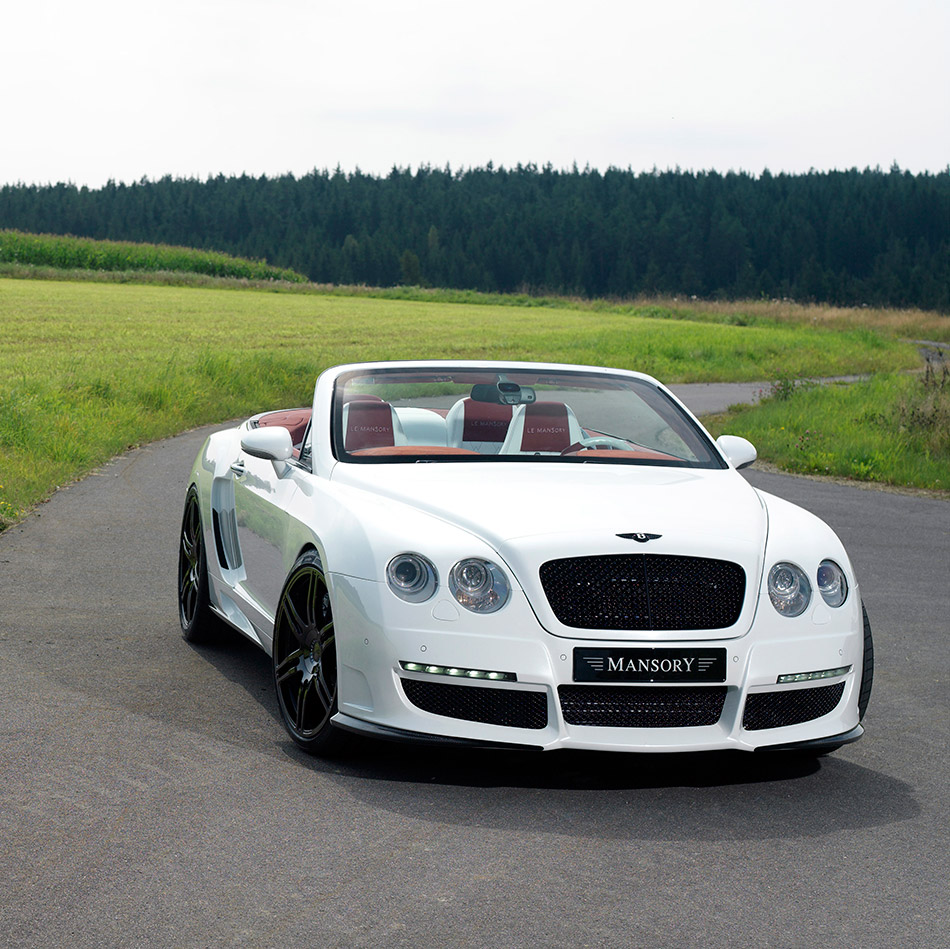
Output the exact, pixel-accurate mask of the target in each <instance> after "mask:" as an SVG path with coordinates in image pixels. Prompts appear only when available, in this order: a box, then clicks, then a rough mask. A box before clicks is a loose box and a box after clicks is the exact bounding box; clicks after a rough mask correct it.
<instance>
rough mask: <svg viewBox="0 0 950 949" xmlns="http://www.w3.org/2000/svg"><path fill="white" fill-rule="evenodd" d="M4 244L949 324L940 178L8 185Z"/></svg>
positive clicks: (347, 277) (479, 176)
mask: <svg viewBox="0 0 950 949" xmlns="http://www.w3.org/2000/svg"><path fill="white" fill-rule="evenodd" d="M0 227H8V228H19V229H22V230H28V231H39V232H53V233H69V234H74V235H82V236H88V237H96V238H112V239H120V240H131V241H150V242H162V243H168V244H187V245H190V246H193V247H198V248H206V249H211V248H214V249H216V250H219V251H226V252H228V253H231V254H236V255H239V256H241V257H247V258H256V259H266V260H268V261H270V262H271V263H272V264H275V265H278V266H281V267H286V268H291V269H293V270H295V271H299V272H301V273H304V274H306V275H308V276H309V277H310V279H311V280H313V281H316V282H319V283H336V284H358V283H364V284H369V285H373V286H393V285H396V284H400V283H403V284H420V285H431V286H445V287H460V288H471V289H478V290H488V291H515V290H532V291H544V292H550V293H562V294H580V295H584V296H591V297H593V296H622V297H626V296H631V295H636V294H640V293H647V294H652V293H673V294H695V295H696V296H699V297H706V298H715V297H720V298H748V297H762V296H766V297H790V298H793V299H796V300H801V301H806V300H814V301H821V302H829V303H837V304H845V305H860V304H863V303H867V304H871V305H888V306H919V307H922V308H925V309H935V310H950V170H948V171H944V172H941V173H939V174H917V175H915V174H910V173H909V172H906V171H901V170H900V169H898V168H896V167H895V168H892V169H891V170H890V171H888V172H883V171H881V170H871V169H866V170H864V171H858V170H856V169H854V170H851V171H843V172H811V173H809V174H805V175H786V174H780V175H771V174H769V173H768V172H764V173H763V174H762V175H761V176H758V177H754V176H751V175H748V174H744V173H742V174H734V173H729V174H725V175H723V174H718V173H716V172H701V173H692V172H682V171H666V172H653V173H649V174H636V173H634V172H632V171H622V170H617V169H611V170H608V171H606V172H603V173H601V172H599V171H596V170H590V169H584V170H578V169H576V168H575V169H573V170H570V171H558V170H555V169H553V168H552V167H550V166H545V167H543V168H538V167H536V166H533V165H529V166H518V167H517V168H514V169H505V168H494V167H492V166H491V165H489V166H487V167H485V168H475V169H470V170H466V171H459V172H452V171H451V170H449V169H447V168H446V169H444V170H440V169H434V168H429V167H423V168H420V169H418V170H417V171H415V172H413V171H411V170H409V169H399V168H394V169H393V171H392V172H391V173H390V174H389V175H387V176H383V177H380V176H373V175H366V174H362V173H360V172H358V171H357V172H355V173H353V174H344V173H342V172H340V171H336V172H333V173H330V172H327V171H314V172H312V173H310V174H307V175H304V176H302V177H294V176H292V175H284V176H281V177H274V178H268V177H260V178H252V177H248V176H242V177H224V176H218V177H216V178H209V179H208V180H206V181H200V180H196V179H178V178H171V177H166V178H162V179H161V180H158V181H149V180H146V179H143V180H142V181H140V182H137V183H135V184H131V185H126V184H116V183H114V182H109V183H108V184H107V185H105V186H104V187H102V188H99V189H92V190H90V189H87V188H85V187H83V188H77V187H75V186H73V185H68V184H57V185H49V186H36V185H7V186H4V187H3V188H0Z"/></svg>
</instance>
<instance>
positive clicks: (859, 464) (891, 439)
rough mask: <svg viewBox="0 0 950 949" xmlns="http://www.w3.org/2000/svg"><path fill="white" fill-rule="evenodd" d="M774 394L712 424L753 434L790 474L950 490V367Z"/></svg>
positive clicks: (780, 389)
mask: <svg viewBox="0 0 950 949" xmlns="http://www.w3.org/2000/svg"><path fill="white" fill-rule="evenodd" d="M773 391H774V392H775V394H774V395H773V396H772V397H771V398H769V399H767V400H766V401H765V402H763V403H761V404H760V405H758V406H755V407H751V406H746V407H742V408H737V409H734V410H733V411H731V412H728V413H725V414H724V415H722V416H717V417H712V418H707V419H706V424H707V426H708V427H709V429H710V431H712V432H713V433H715V434H720V433H722V432H724V431H728V432H730V433H731V434H734V435H743V436H745V437H746V438H748V439H749V440H750V441H751V442H752V443H753V444H755V446H756V447H757V449H758V451H759V455H760V456H761V457H763V458H766V459H768V460H769V461H770V462H772V463H773V464H776V465H778V466H779V467H781V468H784V469H786V470H787V471H792V472H797V473H800V474H817V475H831V476H835V477H841V478H852V479H854V480H857V481H873V482H878V483H883V484H892V485H904V486H913V487H918V488H927V489H931V490H934V491H948V490H950V368H947V367H946V366H944V367H941V368H940V369H936V370H935V369H933V368H928V370H927V371H926V372H925V373H923V374H898V373H883V374H880V375H876V376H874V377H872V378H870V379H868V380H866V381H862V382H857V383H854V384H851V385H831V386H814V387H810V386H808V385H804V386H792V385H790V384H788V383H786V384H782V383H779V384H777V385H774V386H773Z"/></svg>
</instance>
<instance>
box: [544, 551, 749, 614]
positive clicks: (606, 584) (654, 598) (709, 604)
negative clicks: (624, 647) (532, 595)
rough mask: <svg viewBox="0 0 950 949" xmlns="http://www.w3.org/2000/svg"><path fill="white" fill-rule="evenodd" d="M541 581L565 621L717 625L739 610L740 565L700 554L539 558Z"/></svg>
mask: <svg viewBox="0 0 950 949" xmlns="http://www.w3.org/2000/svg"><path fill="white" fill-rule="evenodd" d="M541 585H542V586H543V587H544V593H545V596H547V598H548V603H550V604H551V609H552V610H553V611H554V615H555V616H557V618H558V620H560V622H562V623H563V624H564V625H565V626H573V627H575V628H578V629H724V628H725V627H727V626H732V624H733V623H735V622H736V620H737V619H738V618H739V613H740V612H741V610H742V599H743V597H744V596H745V571H744V570H743V569H742V567H740V566H739V564H737V563H731V562H730V561H728V560H710V559H707V558H705V557H672V556H667V555H664V554H615V555H608V556H600V557H571V558H567V559H564V560H549V561H548V562H547V563H546V564H543V565H542V566H541Z"/></svg>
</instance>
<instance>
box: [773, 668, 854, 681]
mask: <svg viewBox="0 0 950 949" xmlns="http://www.w3.org/2000/svg"><path fill="white" fill-rule="evenodd" d="M850 671H851V666H839V667H838V668H837V669H822V670H821V671H819V672H792V673H790V674H789V675H784V676H779V677H778V679H777V680H776V681H777V682H778V684H779V685H785V684H786V683H788V682H813V681H814V680H815V679H833V678H834V677H835V676H843V675H844V674H845V673H846V672H850Z"/></svg>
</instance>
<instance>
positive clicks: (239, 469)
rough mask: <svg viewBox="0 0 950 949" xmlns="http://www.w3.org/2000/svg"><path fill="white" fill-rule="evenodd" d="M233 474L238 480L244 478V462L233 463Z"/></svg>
mask: <svg viewBox="0 0 950 949" xmlns="http://www.w3.org/2000/svg"><path fill="white" fill-rule="evenodd" d="M231 473H232V474H233V475H234V476H235V477H236V478H241V477H243V476H244V462H243V461H240V460H238V461H235V462H233V463H232V464H231Z"/></svg>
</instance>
